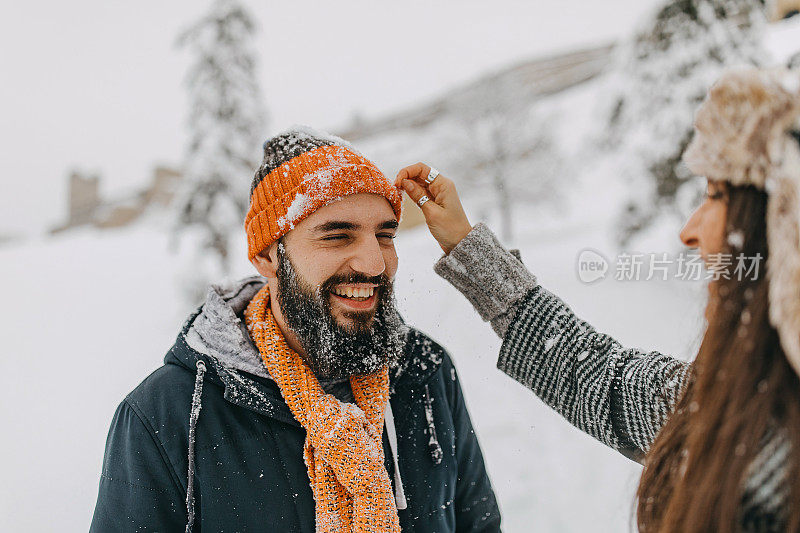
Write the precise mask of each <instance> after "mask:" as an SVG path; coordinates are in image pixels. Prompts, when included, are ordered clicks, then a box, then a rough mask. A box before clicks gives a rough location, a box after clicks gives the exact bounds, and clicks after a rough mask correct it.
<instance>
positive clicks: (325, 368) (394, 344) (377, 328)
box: [277, 243, 408, 380]
mask: <svg viewBox="0 0 800 533" xmlns="http://www.w3.org/2000/svg"><path fill="white" fill-rule="evenodd" d="M277 278H278V289H279V292H278V305H279V306H280V309H281V313H283V319H284V321H285V322H286V325H287V326H288V327H289V328H290V329H291V330H292V331H293V332H294V334H295V335H296V336H297V338H298V340H299V341H300V344H301V345H302V347H303V349H304V350H305V352H306V353H305V356H304V360H305V361H306V363H307V364H308V365H309V367H311V370H312V371H313V372H314V374H315V375H316V376H317V378H319V379H325V380H330V379H343V378H347V377H350V376H355V375H363V374H372V373H373V372H376V371H378V370H379V369H381V368H382V367H384V366H386V365H390V366H394V365H396V364H397V363H398V362H399V361H400V359H401V358H402V356H403V351H404V349H405V342H406V334H407V332H408V328H407V327H406V326H405V324H403V320H402V319H401V318H400V315H399V314H398V312H397V309H396V308H395V303H394V293H393V290H392V282H391V280H390V279H389V278H388V277H387V276H386V275H381V276H375V277H370V276H365V275H362V274H351V275H335V276H331V277H330V278H328V279H327V280H326V281H325V282H324V283H322V284H321V285H320V286H319V287H317V288H316V289H315V288H314V287H313V286H311V285H310V284H308V283H306V282H305V280H303V279H301V278H300V275H299V274H298V273H297V270H296V269H295V268H294V265H293V263H292V261H291V259H289V256H288V254H287V253H286V250H285V248H284V247H283V245H282V243H281V244H279V245H278V271H277ZM341 283H371V284H377V285H378V287H377V288H376V289H375V290H376V291H377V294H376V297H377V299H378V301H377V304H376V306H375V309H374V310H370V311H365V312H358V311H349V312H344V313H342V316H343V317H344V318H347V319H349V321H350V323H351V326H342V325H340V324H339V323H337V322H336V318H334V316H333V313H332V312H331V303H330V298H331V294H332V293H331V289H333V287H335V286H336V285H339V284H341Z"/></svg>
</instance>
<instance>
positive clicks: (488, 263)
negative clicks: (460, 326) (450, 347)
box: [433, 223, 537, 321]
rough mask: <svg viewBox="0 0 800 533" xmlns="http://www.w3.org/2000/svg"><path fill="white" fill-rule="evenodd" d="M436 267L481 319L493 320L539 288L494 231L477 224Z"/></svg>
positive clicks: (534, 278)
mask: <svg viewBox="0 0 800 533" xmlns="http://www.w3.org/2000/svg"><path fill="white" fill-rule="evenodd" d="M433 270H434V271H435V272H436V273H437V274H439V275H440V276H441V277H443V278H444V279H446V280H447V281H448V282H449V283H450V284H451V285H453V286H454V287H455V288H456V289H458V290H459V291H460V292H461V293H462V294H463V295H464V296H465V297H466V298H467V300H469V301H470V303H471V304H472V306H473V307H475V310H476V311H477V312H478V314H480V316H481V318H483V320H486V321H493V320H494V319H495V318H497V317H499V316H500V315H504V314H507V313H509V312H510V311H511V310H512V308H513V307H514V304H516V303H517V302H519V301H520V300H522V299H523V298H524V297H525V296H526V295H527V294H528V293H529V292H530V290H531V289H533V288H534V287H536V285H537V283H536V277H535V276H534V275H533V274H531V273H530V272H529V271H528V269H526V268H525V265H523V264H522V261H520V260H519V259H518V258H517V257H516V256H515V255H514V254H512V253H511V252H509V251H508V250H506V249H505V248H503V245H502V244H500V242H499V241H498V240H497V237H495V235H494V233H492V231H491V230H490V229H489V228H488V227H487V226H486V225H485V224H483V223H480V224H477V225H476V226H475V227H474V228H472V231H470V232H469V234H468V235H467V236H466V237H464V238H463V239H462V240H461V242H459V243H458V244H457V245H456V247H455V248H453V250H452V251H451V252H450V253H449V254H447V255H445V256H444V257H442V258H441V259H439V261H437V262H436V264H435V265H434V267H433Z"/></svg>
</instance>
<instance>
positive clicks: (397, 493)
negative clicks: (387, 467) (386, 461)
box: [383, 401, 408, 511]
mask: <svg viewBox="0 0 800 533" xmlns="http://www.w3.org/2000/svg"><path fill="white" fill-rule="evenodd" d="M383 419H384V423H385V424H386V434H387V435H388V436H389V453H391V454H392V461H393V462H394V501H395V504H397V510H398V511H402V510H403V509H406V508H408V502H407V501H406V492H405V490H404V489H403V479H402V478H401V477H400V461H399V457H398V455H399V454H398V450H397V430H396V429H395V427H394V414H393V413H392V403H391V402H388V401H387V402H386V412H385V413H384V416H383Z"/></svg>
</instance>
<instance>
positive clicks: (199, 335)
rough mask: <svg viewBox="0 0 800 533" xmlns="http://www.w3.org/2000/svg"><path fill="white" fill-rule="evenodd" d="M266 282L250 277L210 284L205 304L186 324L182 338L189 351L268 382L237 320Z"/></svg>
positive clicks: (257, 356)
mask: <svg viewBox="0 0 800 533" xmlns="http://www.w3.org/2000/svg"><path fill="white" fill-rule="evenodd" d="M265 283H266V281H265V280H264V278H262V277H261V276H251V277H248V278H244V279H241V280H238V281H234V282H229V283H224V284H219V285H211V286H210V287H209V288H208V293H207V294H206V301H205V303H204V304H203V305H202V307H200V311H199V313H197V314H196V315H195V317H194V319H193V320H191V321H190V322H189V324H188V326H189V327H188V328H187V330H186V333H185V339H186V344H187V345H188V346H189V348H191V349H192V350H193V351H195V352H197V353H198V354H202V355H206V356H208V357H211V358H212V359H213V360H214V362H216V363H218V364H219V365H222V366H224V367H226V368H227V369H231V370H240V371H243V372H247V373H248V374H252V375H254V376H260V377H263V378H268V379H271V378H270V375H269V372H267V368H266V367H265V366H264V364H263V363H262V361H261V354H259V352H258V348H257V347H256V345H255V344H254V343H253V340H252V339H251V338H250V334H249V333H248V331H247V326H245V324H244V323H243V322H242V320H241V318H240V317H242V316H243V314H244V310H245V308H246V307H247V304H248V303H249V302H250V300H251V299H252V298H253V296H255V295H256V293H257V292H258V291H259V290H260V289H261V287H263V286H264V284H265Z"/></svg>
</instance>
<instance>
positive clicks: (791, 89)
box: [683, 68, 800, 375]
mask: <svg viewBox="0 0 800 533" xmlns="http://www.w3.org/2000/svg"><path fill="white" fill-rule="evenodd" d="M799 131H800V72H797V71H791V70H787V69H783V68H775V69H756V68H748V69H741V70H733V71H730V72H727V73H725V74H724V75H723V76H722V77H721V78H720V79H719V81H717V83H715V84H714V86H713V87H711V89H710V91H709V93H708V95H707V96H706V99H705V101H704V102H703V104H702V105H701V106H700V109H699V110H698V112H697V115H696V118H695V134H694V137H693V139H692V142H691V143H690V145H689V147H688V148H687V149H686V152H685V153H684V156H683V159H684V162H685V163H686V164H687V166H688V167H689V169H690V170H691V171H692V172H693V173H695V174H697V175H700V176H706V177H707V178H708V179H712V180H721V181H726V182H729V183H730V184H732V185H734V186H743V185H753V186H755V187H757V188H759V189H761V190H764V191H766V192H767V195H768V196H767V198H768V199H767V246H768V248H769V259H768V261H767V277H768V279H769V302H770V304H769V316H770V322H771V323H772V325H773V326H774V327H775V329H776V330H777V331H778V335H779V336H780V339H781V346H782V347H783V350H784V352H785V353H786V357H787V358H788V360H789V362H790V363H791V365H792V367H793V368H794V370H795V372H796V373H797V374H798V375H800V142H799V141H800V134H798V132H799Z"/></svg>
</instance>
